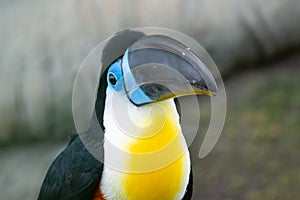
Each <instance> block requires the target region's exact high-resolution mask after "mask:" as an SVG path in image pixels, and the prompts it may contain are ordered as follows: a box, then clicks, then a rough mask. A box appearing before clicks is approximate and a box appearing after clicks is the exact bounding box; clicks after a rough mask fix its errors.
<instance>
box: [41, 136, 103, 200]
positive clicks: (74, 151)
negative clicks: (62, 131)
mask: <svg viewBox="0 0 300 200" xmlns="http://www.w3.org/2000/svg"><path fill="white" fill-rule="evenodd" d="M102 170H103V164H102V163H101V162H100V161H98V160H97V159H96V158H94V157H93V156H92V155H91V154H90V153H89V152H88V150H87V149H86V148H85V146H84V145H83V143H82V141H81V140H80V138H79V137H78V135H73V136H72V137H71V142H70V143H69V144H68V146H67V147H66V148H65V150H63V151H62V152H61V153H60V154H59V155H58V156H57V157H56V159H55V160H54V161H53V163H52V164H51V166H50V168H49V170H48V172H47V175H46V177H45V179H44V182H43V185H42V187H41V190H40V194H39V197H38V199H39V200H48V199H49V200H50V199H51V200H52V199H64V200H69V199H72V200H79V199H91V198H92V196H93V194H94V191H96V189H97V187H99V182H100V180H101V175H102Z"/></svg>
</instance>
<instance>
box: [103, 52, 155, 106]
mask: <svg viewBox="0 0 300 200" xmlns="http://www.w3.org/2000/svg"><path fill="white" fill-rule="evenodd" d="M123 59H124V58H123ZM128 73H130V71H129V72H128ZM129 77H130V79H131V80H129V81H130V82H135V80H134V78H133V76H132V75H131V74H130V76H129ZM111 79H113V80H115V81H112V80H111ZM107 84H108V87H110V88H112V89H114V90H115V91H118V92H121V93H123V94H124V95H125V93H126V92H125V89H124V79H123V72H122V59H118V60H117V61H116V62H114V63H113V64H111V65H110V67H109V69H108V72H107ZM126 95H127V97H128V98H129V100H130V101H131V102H132V103H133V104H135V105H143V104H148V103H151V102H153V100H152V99H150V98H149V97H148V96H147V95H146V94H145V93H144V91H143V90H142V89H140V88H137V89H135V90H134V91H133V92H132V93H130V94H128V93H126Z"/></svg>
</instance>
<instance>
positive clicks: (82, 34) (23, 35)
mask: <svg viewBox="0 0 300 200" xmlns="http://www.w3.org/2000/svg"><path fill="white" fill-rule="evenodd" d="M299 10H300V1H299V0H284V1H283V0H269V1H259V0H220V1H211V0H199V1H197V0H165V1H160V0H152V1H147V0H133V1H122V0H116V1H104V0H99V1H92V0H85V1H67V0H53V1H37V0H27V1H21V0H14V1H9V0H3V1H1V2H0V13H1V17H0V30H1V31H0V42H1V46H2V48H0V144H7V143H15V142H29V141H35V140H53V139H61V138H66V134H67V133H68V132H70V131H72V130H74V127H73V121H72V113H71V94H72V86H73V81H74V77H75V74H76V70H77V69H78V67H79V66H80V64H81V62H82V61H83V59H84V57H85V56H86V55H87V54H88V52H89V51H90V50H91V49H92V48H93V47H94V46H96V45H97V44H98V43H99V42H101V41H102V40H103V39H105V38H107V37H109V36H110V35H112V34H113V33H115V32H117V31H119V30H121V29H124V28H130V27H144V26H159V27H165V28H172V29H175V30H178V31H181V32H183V33H185V34H187V35H190V36H191V37H193V38H194V39H196V40H197V41H199V42H200V43H201V44H202V45H203V46H204V47H205V48H206V49H207V50H208V52H209V53H210V54H211V56H212V57H213V59H214V60H215V61H216V63H217V65H218V66H219V68H220V71H221V72H222V73H223V74H230V73H231V72H232V71H233V70H234V69H236V68H237V67H239V68H243V67H245V65H246V64H247V63H249V62H255V61H257V60H262V59H268V58H272V57H274V56H277V55H279V54H282V53H284V52H286V51H288V52H289V51H292V50H295V49H296V50H297V49H298V48H299V47H300V27H299V19H300V12H299Z"/></svg>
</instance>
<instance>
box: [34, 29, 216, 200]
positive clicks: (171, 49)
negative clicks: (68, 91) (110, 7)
mask: <svg viewBox="0 0 300 200" xmlns="http://www.w3.org/2000/svg"><path fill="white" fill-rule="evenodd" d="M101 64H102V66H104V67H103V71H102V74H101V77H100V80H99V86H98V90H97V94H96V97H97V98H96V101H95V104H94V105H95V109H94V110H95V119H96V120H94V121H96V123H98V124H99V125H100V127H101V128H102V130H103V132H102V133H103V134H100V135H99V133H97V131H96V129H95V128H93V127H94V126H93V124H92V123H91V125H90V127H89V129H88V130H87V131H86V132H85V133H82V134H83V135H86V136H87V137H90V135H97V137H96V138H97V139H94V140H93V141H92V143H93V144H97V145H95V147H96V148H99V149H103V151H102V153H103V158H104V159H103V162H101V161H100V160H99V159H98V158H97V156H95V153H94V154H93V153H91V151H90V150H89V149H88V148H87V145H86V144H84V142H83V141H82V137H80V133H79V134H74V135H73V136H72V137H71V141H70V143H69V144H68V146H67V147H66V148H65V149H64V150H63V151H62V152H61V153H60V154H59V155H58V156H57V157H56V159H55V160H54V161H53V163H52V164H51V166H50V168H49V170H48V172H47V174H46V177H45V179H44V182H43V184H42V187H41V189H40V193H39V196H38V199H39V200H101V199H105V200H126V199H129V200H143V199H149V200H150V199H151V200H152V199H153V200H156V199H157V200H160V199H162V200H173V199H176V200H177V199H178V200H180V199H184V200H186V199H191V197H192V192H193V175H192V167H191V166H192V165H191V161H190V155H189V151H188V147H187V144H186V141H185V138H184V135H183V133H182V128H181V126H180V115H179V114H180V113H179V111H178V107H177V106H178V105H177V104H176V99H177V98H178V97H181V96H185V95H195V94H204V95H208V96H211V95H215V94H216V93H217V84H216V82H215V80H214V77H213V75H212V74H211V72H210V71H209V69H208V68H207V67H206V66H205V65H204V64H203V62H201V60H200V58H199V57H198V56H197V55H196V54H195V53H194V52H193V50H191V49H190V48H189V47H187V46H186V45H185V44H183V43H182V42H180V41H178V40H177V39H174V38H172V37H169V36H166V35H160V34H153V35H147V34H145V33H143V32H142V31H137V30H131V29H128V30H125V31H122V32H119V33H117V34H115V36H113V37H112V38H111V39H110V40H109V41H108V42H107V44H106V45H105V47H104V48H103V52H102V58H101ZM92 121H93V120H92ZM89 141H91V140H89ZM111 146H113V147H114V148H116V149H118V150H119V151H120V152H125V153H124V154H121V156H117V155H115V154H114V153H113V152H112V149H113V148H111ZM99 152H100V151H99ZM99 154H101V152H100V153H99ZM114 162H115V163H117V164H120V166H121V167H120V168H119V169H117V168H116V167H113V166H112V165H111V164H110V163H114Z"/></svg>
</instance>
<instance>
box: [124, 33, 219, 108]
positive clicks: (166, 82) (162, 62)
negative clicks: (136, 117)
mask: <svg viewBox="0 0 300 200" xmlns="http://www.w3.org/2000/svg"><path fill="white" fill-rule="evenodd" d="M122 70H123V78H124V87H125V91H126V94H127V96H128V98H129V99H130V101H131V102H132V103H134V104H135V105H136V106H140V105H145V104H149V103H153V102H157V101H162V100H166V99H169V98H174V97H179V96H184V95H192V94H205V95H208V96H211V95H214V94H215V93H216V92H217V90H218V89H217V84H216V82H215V80H214V78H213V76H212V74H211V73H210V71H209V70H208V68H207V67H206V66H205V65H204V64H203V62H202V61H201V60H200V59H199V58H198V56H197V55H196V54H195V53H193V51H192V50H191V49H189V48H188V47H186V46H185V45H183V44H182V43H180V42H178V41H177V40H174V39H172V38H170V37H166V36H162V35H152V36H146V37H144V38H142V39H140V40H138V41H136V42H135V43H134V44H132V45H131V46H130V47H129V48H128V49H127V50H126V52H125V54H124V56H123V58H122Z"/></svg>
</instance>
